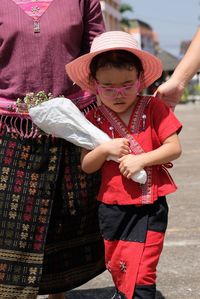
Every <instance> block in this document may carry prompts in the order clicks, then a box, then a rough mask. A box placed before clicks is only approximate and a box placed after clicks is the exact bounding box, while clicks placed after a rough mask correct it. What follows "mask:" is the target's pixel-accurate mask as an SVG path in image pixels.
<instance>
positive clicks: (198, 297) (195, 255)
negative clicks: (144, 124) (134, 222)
mask: <svg viewBox="0 0 200 299" xmlns="http://www.w3.org/2000/svg"><path fill="white" fill-rule="evenodd" d="M175 114H176V115H177V116H178V118H179V119H180V120H181V121H182V123H183V126H184V128H183V130H182V132H181V134H180V138H181V141H182V147H183V154H182V157H181V158H179V160H177V161H175V162H174V168H173V169H172V170H171V171H170V172H171V174H172V175H173V178H174V179H175V181H176V183H177V185H178V187H179V189H178V191H177V192H176V193H174V194H172V195H170V196H168V203H169V208H170V216H169V226H168V231H167V235H166V240H165V245H164V251H163V254H162V256H161V259H160V263H159V267H158V280H157V289H158V291H157V297H156V299H184V298H187V299H200V216H199V214H200V198H199V197H200V104H198V103H197V104H186V105H178V107H177V108H176V112H175ZM113 293H114V288H113V283H112V280H111V277H110V274H109V273H108V272H104V273H103V274H101V275H99V276H98V277H96V278H95V279H93V280H91V281H89V282H88V283H86V284H85V285H83V286H81V287H80V288H78V289H76V290H73V291H71V292H68V293H66V295H67V296H68V297H67V298H69V299H110V298H111V297H112V294H113Z"/></svg>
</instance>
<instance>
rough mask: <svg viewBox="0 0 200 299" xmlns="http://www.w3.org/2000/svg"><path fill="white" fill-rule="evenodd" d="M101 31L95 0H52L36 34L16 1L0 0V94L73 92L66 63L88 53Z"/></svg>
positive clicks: (7, 96) (5, 95)
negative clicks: (42, 91) (66, 70)
mask: <svg viewBox="0 0 200 299" xmlns="http://www.w3.org/2000/svg"><path fill="white" fill-rule="evenodd" d="M103 31H104V24H103V18H102V13H101V9H100V4H99V0H85V1H84V0H53V1H52V3H51V4H50V5H49V7H48V9H47V10H46V11H45V13H44V14H43V15H42V16H41V18H40V33H34V31H33V19H32V18H31V17H30V16H28V15H27V14H26V13H25V12H24V11H23V10H22V8H20V7H19V6H18V5H17V4H16V3H15V2H14V1H12V0H0V97H4V98H8V99H13V100H16V99H17V98H18V97H23V96H24V95H25V94H26V93H27V92H38V91H40V90H44V91H45V92H46V93H48V92H52V93H53V95H54V96H58V95H65V96H67V95H68V94H71V93H73V92H75V91H77V87H75V86H73V85H72V82H71V81H70V80H69V79H68V78H67V75H66V73H65V64H66V63H68V62H70V61H72V60H73V59H75V58H76V57H78V56H80V55H81V54H84V53H87V52H89V49H90V44H91V42H92V40H93V38H94V37H95V36H96V35H98V34H100V33H101V32H103Z"/></svg>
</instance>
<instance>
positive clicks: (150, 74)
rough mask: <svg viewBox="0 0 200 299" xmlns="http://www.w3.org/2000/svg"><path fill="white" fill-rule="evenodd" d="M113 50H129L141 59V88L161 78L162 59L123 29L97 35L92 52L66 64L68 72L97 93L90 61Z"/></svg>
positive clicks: (86, 88) (85, 88) (81, 84)
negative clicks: (142, 46) (92, 80)
mask: <svg viewBox="0 0 200 299" xmlns="http://www.w3.org/2000/svg"><path fill="white" fill-rule="evenodd" d="M111 50H125V51H129V52H131V53H133V54H135V55H136V56H137V57H138V58H139V59H140V60H141V62H142V66H143V69H144V74H143V76H142V78H141V80H140V90H143V89H144V88H146V87H148V86H150V85H151V84H152V83H153V82H154V81H156V80H157V79H158V78H160V76H161V74H162V64H161V62H160V60H159V59H158V58H157V57H155V56H154V55H152V54H150V53H149V52H146V51H143V50H141V48H140V47H139V45H138V43H137V41H136V40H135V39H134V36H133V35H131V34H129V33H127V32H123V31H107V32H105V33H102V34H101V35H99V36H97V37H95V38H94V40H93V42H92V45H91V49H90V53H88V54H85V55H82V56H80V57H78V58H76V59H75V60H73V61H72V62H70V63H68V64H67V65H66V66H65V68H66V72H67V74H68V75H69V77H70V78H71V80H72V81H73V82H75V83H76V84H77V85H79V86H80V87H81V88H82V89H83V90H87V91H91V92H92V93H95V91H96V87H95V85H94V84H93V83H92V82H91V80H90V78H89V76H90V63H91V61H92V59H93V58H94V57H95V56H96V55H98V54H100V53H103V52H107V51H111Z"/></svg>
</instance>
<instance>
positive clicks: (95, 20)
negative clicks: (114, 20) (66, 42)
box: [81, 0, 105, 54]
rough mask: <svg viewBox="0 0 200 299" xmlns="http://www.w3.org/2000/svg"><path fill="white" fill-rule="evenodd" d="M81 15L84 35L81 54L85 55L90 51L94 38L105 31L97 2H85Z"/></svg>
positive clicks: (89, 0)
mask: <svg viewBox="0 0 200 299" xmlns="http://www.w3.org/2000/svg"><path fill="white" fill-rule="evenodd" d="M83 14H84V15H83V22H84V34H83V41H82V53H81V54H86V53H88V52H89V51H90V46H91V43H92V41H93V39H94V37H95V36H97V35H99V34H101V33H103V32H104V31H105V25H104V21H103V15H102V11H101V6H100V2H99V0H85V1H84V12H83Z"/></svg>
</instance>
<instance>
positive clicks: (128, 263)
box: [66, 31, 181, 299]
mask: <svg viewBox="0 0 200 299" xmlns="http://www.w3.org/2000/svg"><path fill="white" fill-rule="evenodd" d="M66 70H67V72H68V75H69V76H70V77H71V79H72V80H73V81H74V82H75V83H76V84H78V85H79V86H81V88H83V89H86V90H90V91H91V92H93V93H95V94H96V95H97V99H98V106H97V107H96V108H95V109H93V110H91V111H90V112H89V113H88V115H87V118H88V119H89V120H90V121H91V122H92V123H93V124H95V125H96V126H97V127H99V128H100V129H102V130H103V131H105V132H106V133H107V134H108V135H109V136H110V137H112V140H111V141H109V142H106V143H103V144H101V145H99V146H98V147H96V148H95V149H94V150H92V151H86V150H83V151H82V159H81V163H82V169H83V170H84V171H85V172H87V173H93V172H95V171H97V170H99V169H101V173H102V183H101V187H100V191H99V195H98V200H99V224H100V230H101V233H102V236H103V238H104V244H105V260H106V267H107V269H108V270H109V271H110V273H111V275H112V278H113V281H114V283H115V286H116V290H117V291H116V294H115V295H114V296H113V298H116V299H117V298H127V299H132V298H134V299H136V298H137V299H139V298H140V299H153V298H155V296H156V286H155V284H156V267H157V264H158V260H159V257H160V254H161V251H162V247H163V241H164V234H165V231H166V227H167V218H168V206H167V203H166V198H165V195H167V194H169V193H172V192H174V191H175V190H176V186H175V184H174V182H173V180H172V178H171V177H170V175H169V173H168V171H167V169H166V167H168V166H169V165H170V161H172V160H174V159H177V158H178V157H179V156H180V154H181V146H180V142H179V139H178V136H177V134H178V132H179V131H180V130H181V124H180V122H179V121H178V120H177V118H176V117H175V116H174V114H173V112H172V111H170V110H169V108H168V107H167V106H166V105H165V104H163V103H162V102H161V101H160V100H159V99H156V98H153V97H151V96H141V95H139V94H138V93H139V92H141V91H142V90H143V89H144V88H146V87H148V86H149V85H151V84H152V83H153V82H154V81H155V80H156V79H158V78H159V77H160V75H161V72H162V66H161V63H160V61H159V60H158V59H157V58H156V57H154V56H153V55H151V54H150V53H147V52H145V51H142V50H140V49H139V47H138V45H137V43H136V41H135V40H134V38H133V36H131V35H129V34H128V33H125V32H120V31H111V32H106V33H103V34H102V35H100V36H99V37H97V38H95V39H94V41H93V44H92V47H91V51H90V53H89V54H86V55H84V56H82V57H79V58H77V59H76V60H75V61H73V62H71V63H70V64H68V65H67V66H66ZM109 155H115V156H117V157H118V161H119V163H116V162H113V161H107V158H108V156H109ZM143 168H144V169H145V170H146V172H147V181H146V183H145V184H143V185H141V184H139V183H136V182H134V181H133V180H132V179H130V178H131V176H132V175H133V174H134V173H135V172H137V171H139V170H142V169H143Z"/></svg>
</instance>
